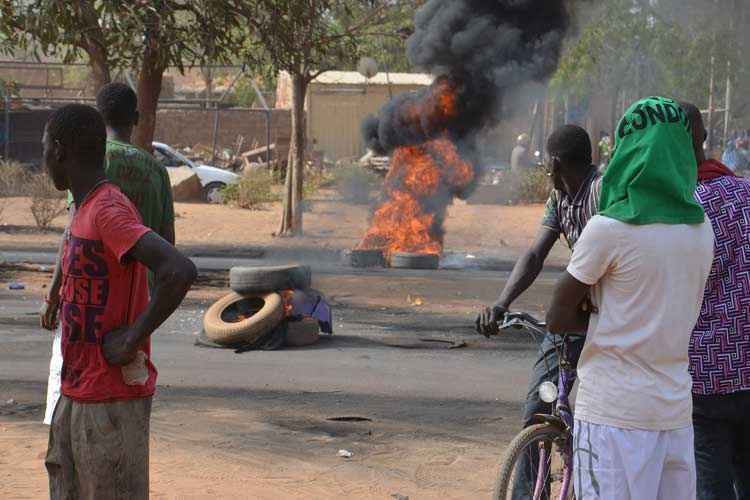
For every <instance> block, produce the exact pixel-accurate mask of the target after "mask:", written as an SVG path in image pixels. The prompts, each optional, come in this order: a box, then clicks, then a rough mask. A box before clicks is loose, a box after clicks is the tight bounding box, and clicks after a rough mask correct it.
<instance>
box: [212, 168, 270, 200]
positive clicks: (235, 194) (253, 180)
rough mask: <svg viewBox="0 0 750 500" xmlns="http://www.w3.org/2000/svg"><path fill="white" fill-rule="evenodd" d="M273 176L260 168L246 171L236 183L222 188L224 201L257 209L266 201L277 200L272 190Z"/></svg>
mask: <svg viewBox="0 0 750 500" xmlns="http://www.w3.org/2000/svg"><path fill="white" fill-rule="evenodd" d="M273 185H274V183H273V178H272V177H271V175H270V174H269V173H268V172H267V171H265V170H262V169H257V170H252V171H250V172H248V173H246V174H245V175H244V176H243V177H242V179H241V180H240V182H239V183H238V184H232V185H229V186H227V187H226V188H224V203H226V204H229V205H234V206H236V207H240V208H246V209H248V210H258V209H260V208H262V207H263V205H264V204H266V203H273V202H275V201H278V200H279V196H278V195H277V194H276V193H274V191H273Z"/></svg>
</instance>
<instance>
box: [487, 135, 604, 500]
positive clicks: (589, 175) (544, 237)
mask: <svg viewBox="0 0 750 500" xmlns="http://www.w3.org/2000/svg"><path fill="white" fill-rule="evenodd" d="M591 149H592V148H591V139H590V138H589V135H588V133H587V132H586V131H585V130H584V129H582V128H581V127H578V126H576V125H564V126H562V127H560V128H559V129H557V130H555V131H554V132H553V133H552V135H551V136H550V137H549V139H548V140H547V152H548V158H547V168H548V174H549V176H550V177H551V178H552V181H553V184H554V189H553V190H552V193H551V194H550V197H549V199H548V200H547V205H546V208H545V212H544V217H543V218H542V223H541V228H540V230H539V234H538V235H537V238H536V241H534V243H533V244H532V245H531V247H530V248H529V249H528V250H527V251H526V252H525V253H524V254H523V255H522V256H521V258H520V259H518V261H517V262H516V265H515V267H514V268H513V272H512V273H511V275H510V278H509V279H508V282H507V283H506V284H505V288H503V291H502V292H501V293H500V297H499V299H498V300H497V302H495V304H493V305H492V306H490V307H486V308H484V309H483V310H482V311H481V312H480V314H479V316H478V318H477V320H476V325H477V330H478V331H479V333H482V334H484V335H490V334H496V333H497V332H498V323H499V322H501V321H502V319H503V317H504V316H505V313H507V312H508V310H509V309H510V306H511V304H512V303H513V301H515V300H516V299H517V298H518V297H519V296H520V295H521V294H522V293H523V292H525V291H526V290H527V289H528V288H529V287H530V286H531V285H532V284H533V283H534V281H535V280H536V278H537V277H538V276H539V273H540V272H541V271H542V268H543V267H544V261H545V259H546V258H547V256H548V255H549V252H550V250H551V249H552V247H553V246H554V245H555V243H556V242H557V240H558V239H560V236H561V235H562V236H564V237H565V241H566V242H567V245H568V247H569V248H570V249H571V250H572V249H573V246H574V245H575V243H576V241H577V240H578V237H579V236H580V235H581V233H582V232H583V228H584V227H585V226H586V223H587V222H588V221H589V219H590V218H591V217H593V216H594V215H596V213H597V211H598V207H599V193H600V190H601V177H600V176H599V174H598V171H597V168H596V167H595V166H594V165H592V164H591ZM583 343H584V338H583V337H580V338H578V339H572V340H571V342H570V344H569V345H570V357H571V359H572V360H573V361H574V362H576V363H577V362H578V357H579V355H580V353H581V349H583ZM558 372H559V370H558V360H557V351H556V350H555V346H554V339H553V337H552V336H551V335H549V334H548V335H547V336H546V337H545V338H544V339H543V341H542V343H541V346H540V350H539V357H538V359H537V360H536V363H535V364H534V368H533V371H532V375H531V381H530V383H529V389H528V394H527V396H526V405H525V408H524V415H523V420H524V426H528V425H530V424H531V423H532V420H533V418H534V415H536V414H539V413H549V412H550V411H551V410H552V407H551V405H550V404H547V403H544V402H543V401H541V400H540V399H539V385H540V384H541V383H542V382H545V381H551V382H554V383H557V377H558ZM528 473H529V474H533V471H531V470H529V471H528ZM518 483H519V484H520V483H524V481H519V482H518ZM526 497H528V495H527V492H522V491H518V492H514V498H526Z"/></svg>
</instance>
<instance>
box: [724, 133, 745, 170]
mask: <svg viewBox="0 0 750 500" xmlns="http://www.w3.org/2000/svg"><path fill="white" fill-rule="evenodd" d="M721 161H722V163H724V165H726V166H727V167H728V168H729V170H731V171H732V172H736V171H737V167H738V166H739V163H740V156H739V153H738V152H737V141H736V140H734V139H731V140H728V141H727V147H726V149H725V150H724V154H722V155H721Z"/></svg>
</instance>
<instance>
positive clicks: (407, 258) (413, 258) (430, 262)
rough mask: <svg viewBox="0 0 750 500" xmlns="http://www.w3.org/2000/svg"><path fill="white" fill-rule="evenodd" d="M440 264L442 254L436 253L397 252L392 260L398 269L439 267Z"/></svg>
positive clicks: (391, 263) (393, 265) (392, 265)
mask: <svg viewBox="0 0 750 500" xmlns="http://www.w3.org/2000/svg"><path fill="white" fill-rule="evenodd" d="M439 265H440V256H439V255H438V254H434V253H406V252H396V253H394V254H393V255H391V262H390V266H391V267H393V268H396V269H437V268H438V266H439Z"/></svg>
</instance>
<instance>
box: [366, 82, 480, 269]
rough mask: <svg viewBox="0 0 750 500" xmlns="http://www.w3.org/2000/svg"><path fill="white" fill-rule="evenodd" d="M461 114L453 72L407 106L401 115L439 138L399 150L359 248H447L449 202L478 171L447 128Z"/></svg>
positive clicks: (411, 250) (389, 250) (421, 250)
mask: <svg viewBox="0 0 750 500" xmlns="http://www.w3.org/2000/svg"><path fill="white" fill-rule="evenodd" d="M457 116H458V96H457V92H456V85H455V83H454V82H453V81H452V80H450V79H448V78H439V79H438V80H436V81H435V83H434V84H433V86H432V87H431V89H430V92H429V93H428V95H427V96H426V97H425V98H424V99H422V100H421V101H419V102H416V103H411V104H408V105H406V106H405V107H404V109H402V110H401V113H400V115H399V117H398V120H401V121H404V122H405V123H407V124H415V126H419V127H421V128H422V129H423V130H425V132H427V134H428V135H429V136H431V137H437V138H435V139H431V140H428V141H427V142H424V143H422V144H419V145H416V146H403V147H400V148H398V149H396V150H395V151H394V152H393V155H392V156H391V166H390V169H389V171H388V175H387V176H386V179H385V193H384V194H385V198H386V201H385V202H383V203H382V204H381V205H380V207H379V208H378V209H377V210H376V211H375V213H374V214H373V216H372V220H371V223H370V229H369V230H368V231H367V233H366V234H365V237H364V239H363V240H362V243H360V244H359V246H358V247H357V248H358V249H360V250H368V249H380V250H383V253H384V254H385V256H386V258H389V257H390V256H391V255H392V254H393V253H394V252H409V253H422V254H440V253H442V251H443V231H442V227H441V225H442V222H443V219H444V216H445V212H446V209H447V206H448V204H449V203H450V202H451V198H452V196H453V195H454V194H456V193H460V192H461V191H463V190H464V189H465V188H466V187H467V186H468V185H469V184H471V182H472V181H473V180H474V175H475V174H474V169H473V168H472V167H471V165H469V164H468V163H467V162H466V161H464V160H463V159H462V158H461V156H460V155H459V152H458V149H457V148H456V145H455V144H454V143H453V142H452V141H451V140H450V137H449V135H448V133H447V132H446V130H447V128H448V125H449V123H450V122H451V120H453V119H454V118H456V117H457Z"/></svg>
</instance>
